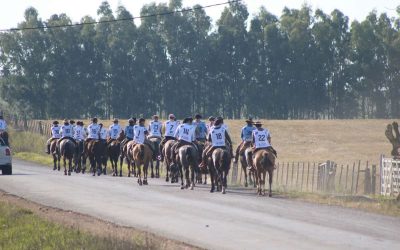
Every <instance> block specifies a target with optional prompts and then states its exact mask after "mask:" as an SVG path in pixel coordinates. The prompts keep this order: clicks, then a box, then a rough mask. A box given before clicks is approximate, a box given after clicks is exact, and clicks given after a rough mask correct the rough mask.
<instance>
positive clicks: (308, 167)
mask: <svg viewBox="0 0 400 250" xmlns="http://www.w3.org/2000/svg"><path fill="white" fill-rule="evenodd" d="M309 175H310V162H308V165H307V187H306V190H307V191H308V178H309Z"/></svg>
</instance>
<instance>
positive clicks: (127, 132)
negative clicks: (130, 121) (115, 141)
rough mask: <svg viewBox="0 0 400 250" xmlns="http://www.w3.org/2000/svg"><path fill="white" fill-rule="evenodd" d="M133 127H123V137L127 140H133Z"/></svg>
mask: <svg viewBox="0 0 400 250" xmlns="http://www.w3.org/2000/svg"><path fill="white" fill-rule="evenodd" d="M133 127H134V126H130V125H128V126H126V127H125V135H126V137H127V138H128V139H133Z"/></svg>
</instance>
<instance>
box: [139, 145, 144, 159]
mask: <svg viewBox="0 0 400 250" xmlns="http://www.w3.org/2000/svg"><path fill="white" fill-rule="evenodd" d="M139 147H140V158H142V159H144V151H145V148H144V144H140V145H139Z"/></svg>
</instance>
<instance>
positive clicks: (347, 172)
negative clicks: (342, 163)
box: [344, 164, 349, 192]
mask: <svg viewBox="0 0 400 250" xmlns="http://www.w3.org/2000/svg"><path fill="white" fill-rule="evenodd" d="M348 176H349V164H347V166H346V185H345V187H344V190H345V192H347V180H348Z"/></svg>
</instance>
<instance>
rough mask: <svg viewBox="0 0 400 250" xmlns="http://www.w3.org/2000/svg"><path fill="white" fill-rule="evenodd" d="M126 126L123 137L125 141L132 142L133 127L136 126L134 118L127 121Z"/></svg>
mask: <svg viewBox="0 0 400 250" xmlns="http://www.w3.org/2000/svg"><path fill="white" fill-rule="evenodd" d="M128 123H129V124H128V125H127V126H126V127H125V131H124V132H125V136H126V141H127V142H128V141H132V140H133V127H134V126H135V124H136V118H131V119H129V120H128Z"/></svg>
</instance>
